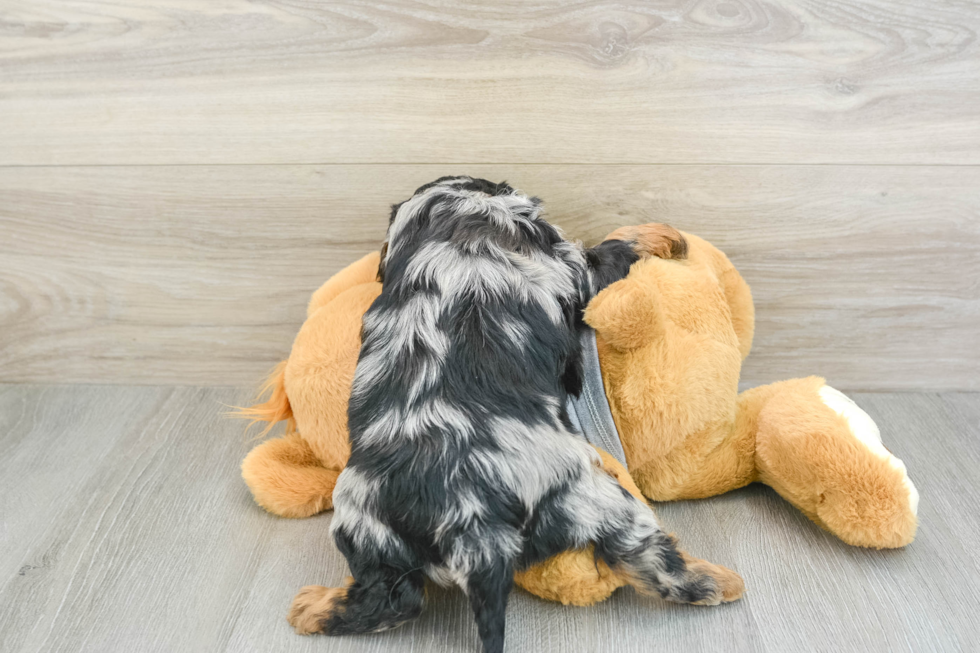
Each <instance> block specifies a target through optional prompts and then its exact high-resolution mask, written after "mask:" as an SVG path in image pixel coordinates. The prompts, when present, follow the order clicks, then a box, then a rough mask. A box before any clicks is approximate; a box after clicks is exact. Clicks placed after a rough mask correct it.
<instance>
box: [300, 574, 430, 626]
mask: <svg viewBox="0 0 980 653" xmlns="http://www.w3.org/2000/svg"><path fill="white" fill-rule="evenodd" d="M424 584H425V578H424V576H423V575H422V572H421V570H413V571H408V572H404V573H402V574H400V575H397V576H396V575H395V573H394V572H393V571H391V570H385V569H375V570H374V571H373V573H371V572H368V573H362V574H358V576H357V577H356V578H348V579H347V585H346V587H321V586H319V585H308V586H306V587H304V588H303V589H301V590H300V591H299V593H298V594H297V595H296V598H294V599H293V604H292V607H291V608H290V610H289V616H288V617H287V619H288V621H289V623H290V624H291V625H292V626H293V628H295V629H296V632H297V633H299V634H301V635H310V634H313V633H324V634H327V635H354V634H358V633H369V632H381V631H383V630H390V629H392V628H396V627H398V626H401V625H402V624H404V623H405V622H407V621H411V620H412V619H415V618H416V617H418V616H419V615H420V614H421V613H422V604H423V596H424Z"/></svg>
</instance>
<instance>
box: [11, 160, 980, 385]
mask: <svg viewBox="0 0 980 653" xmlns="http://www.w3.org/2000/svg"><path fill="white" fill-rule="evenodd" d="M456 171H458V172H464V173H470V174H474V175H482V176H486V177H489V178H493V179H501V178H505V177H506V178H507V179H509V180H510V181H512V182H513V183H515V184H517V185H519V186H520V187H522V188H524V189H525V190H526V191H528V192H530V193H534V194H537V195H539V196H541V197H542V198H544V200H545V203H546V206H547V207H548V209H549V211H550V217H551V219H552V220H554V221H555V222H557V223H559V224H561V225H563V226H564V227H565V228H566V230H567V231H568V233H569V234H570V235H572V236H574V237H578V238H581V239H583V240H585V241H586V242H595V241H597V240H599V239H601V238H602V236H603V235H605V234H606V233H608V232H609V231H611V230H612V229H614V228H615V227H617V226H620V225H622V224H636V223H641V222H648V221H665V222H670V223H671V224H673V225H674V226H676V227H678V228H681V229H683V230H686V231H689V232H692V233H696V234H699V235H702V236H704V237H706V238H707V239H709V240H710V241H711V242H713V243H715V244H716V245H717V246H719V247H720V248H721V249H722V250H724V251H725V252H727V253H728V254H729V256H730V257H731V258H732V260H733V261H734V263H735V265H736V266H737V267H738V268H739V269H740V270H741V272H742V274H743V275H744V276H745V278H746V279H747V280H748V282H749V283H750V284H751V285H752V288H753V292H754V295H755V302H756V308H757V321H758V326H757V335H756V340H755V348H754V350H753V353H752V355H751V356H750V357H749V359H748V361H747V363H746V366H745V369H744V374H743V382H744V383H746V384H749V385H755V384H759V383H768V382H771V381H776V380H779V379H783V378H788V377H794V376H805V375H807V374H821V375H824V376H826V377H827V378H828V380H829V382H830V383H831V384H833V385H835V386H838V387H841V388H847V389H898V388H913V389H914V388H935V389H943V388H946V389H966V390H970V389H977V388H980V374H978V371H977V370H978V369H980V329H978V327H977V324H978V323H980V191H978V189H980V168H975V167H937V166H927V167H908V166H557V167H555V166H452V167H451V168H449V169H448V170H447V168H446V167H445V166H201V167H196V166H190V167H188V166H175V167H167V166H153V167H125V166H124V167H118V168H116V167H68V168H6V169H0V261H2V263H0V380H6V381H38V382H126V383H151V384H152V383H162V382H165V383H175V384H183V385H195V384H199V385H210V384H243V385H244V384H250V383H257V382H258V380H259V379H260V378H261V377H262V375H263V374H264V373H265V372H266V371H267V370H268V369H269V368H270V367H271V366H272V365H274V364H275V363H276V362H278V361H279V360H282V359H283V358H285V357H286V356H288V354H289V348H290V343H291V342H292V338H293V337H294V335H295V334H296V332H297V330H298V329H299V326H300V324H301V323H302V321H303V319H304V317H305V306H306V302H307V300H308V298H309V295H310V293H311V292H312V291H313V290H315V289H316V288H317V287H318V286H319V285H320V284H321V283H322V282H323V281H324V280H326V279H327V278H328V277H329V276H330V275H331V274H332V273H334V272H336V271H337V270H339V269H340V268H341V267H342V266H344V265H346V264H347V263H349V262H351V261H353V260H355V259H356V258H357V257H359V256H361V255H362V254H364V253H366V252H368V251H370V250H372V249H375V248H376V247H377V246H378V244H379V243H380V241H381V240H382V238H383V235H384V230H385V226H386V221H387V214H388V208H387V207H388V205H389V204H390V203H391V202H394V201H398V200H400V199H403V198H404V197H406V196H408V195H409V194H410V193H411V191H412V190H413V189H414V188H415V187H417V186H418V185H419V184H421V183H424V182H426V181H429V180H431V179H433V178H435V177H437V176H439V175H440V174H444V173H446V172H456Z"/></svg>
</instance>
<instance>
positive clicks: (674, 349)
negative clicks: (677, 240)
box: [585, 234, 754, 487]
mask: <svg viewBox="0 0 980 653" xmlns="http://www.w3.org/2000/svg"><path fill="white" fill-rule="evenodd" d="M682 236H683V238H684V239H685V240H686V241H687V245H688V246H687V248H686V250H687V251H686V256H684V257H683V258H677V257H673V258H660V257H651V258H648V259H644V260H641V261H639V262H637V263H635V264H634V265H633V268H632V269H631V270H630V274H629V276H628V277H626V278H625V279H622V280H621V281H618V282H616V283H614V284H612V285H610V286H609V287H607V288H606V289H605V290H603V291H602V292H601V293H599V295H597V296H596V297H595V298H594V299H593V300H592V302H591V303H590V304H589V306H588V308H587V310H586V312H585V320H586V322H587V323H588V324H589V325H591V326H592V327H593V328H594V329H595V330H596V340H597V344H598V349H599V359H600V362H601V367H602V375H603V381H604V383H605V388H606V395H607V397H608V399H609V404H610V409H611V410H612V414H613V418H614V420H615V421H616V425H617V428H618V429H619V432H620V438H621V440H622V443H623V449H624V451H625V453H626V458H627V462H628V464H629V468H630V469H631V470H634V469H642V468H643V466H644V465H645V464H646V463H648V462H649V461H650V460H654V459H658V458H661V459H663V458H667V457H669V455H670V453H671V450H672V448H674V447H677V446H683V447H685V448H690V447H698V446H706V447H707V446H710V444H711V443H710V440H711V439H712V436H713V435H714V434H716V433H717V431H718V429H719V428H720V427H722V426H723V425H724V424H726V423H730V422H731V421H732V420H734V419H735V406H736V397H737V395H738V379H739V372H740V368H741V363H742V360H743V359H744V358H745V356H747V355H748V353H749V349H750V348H751V346H752V334H753V329H754V309H753V306H752V296H751V293H750V291H749V287H748V285H747V284H746V283H745V281H744V280H743V279H742V277H741V276H740V275H739V273H738V271H737V270H736V269H735V267H734V266H733V265H732V264H731V262H730V261H729V260H728V258H727V257H726V256H725V255H724V254H723V253H722V252H721V251H719V250H718V249H717V248H715V247H714V246H712V245H711V244H710V243H708V242H707V241H705V240H703V239H701V238H698V237H697V236H692V235H690V234H682ZM664 472H665V473H676V474H683V473H684V470H670V466H669V465H664ZM641 487H642V485H641Z"/></svg>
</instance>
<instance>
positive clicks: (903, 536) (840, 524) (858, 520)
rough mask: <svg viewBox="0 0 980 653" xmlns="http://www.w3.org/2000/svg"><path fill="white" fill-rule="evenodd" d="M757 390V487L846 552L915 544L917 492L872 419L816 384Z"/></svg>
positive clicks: (819, 381)
mask: <svg viewBox="0 0 980 653" xmlns="http://www.w3.org/2000/svg"><path fill="white" fill-rule="evenodd" d="M759 390H760V391H762V393H763V395H767V397H766V399H765V401H764V403H762V404H761V405H760V406H759V412H758V417H757V429H758V430H757V433H756V466H757V468H758V472H759V480H760V481H762V482H763V483H766V484H767V485H770V486H771V487H772V488H773V489H775V490H776V491H777V492H779V494H781V495H782V496H783V497H784V498H786V499H787V500H789V501H790V502H791V503H793V504H794V505H795V506H797V507H798V508H799V509H800V510H802V511H803V512H804V513H805V514H806V515H807V516H808V517H810V519H812V520H813V521H814V522H816V523H817V524H818V525H819V526H821V527H823V528H825V529H827V530H828V531H830V532H831V533H834V534H835V535H837V536H838V537H839V538H841V539H842V540H843V541H845V542H847V543H848V544H852V545H856V546H866V547H871V548H876V549H881V548H896V547H901V546H905V545H906V544H908V543H909V542H911V541H912V539H913V538H914V537H915V531H916V527H917V519H916V511H917V509H918V501H919V495H918V492H917V491H916V489H915V486H914V485H913V484H912V481H911V480H910V479H909V477H908V473H907V471H906V469H905V465H904V464H903V463H902V461H901V460H899V459H898V458H896V457H895V456H893V455H892V454H891V453H890V452H889V451H888V450H887V449H885V447H884V446H882V444H881V437H880V434H879V432H878V427H877V426H876V425H875V423H874V421H873V420H872V419H871V417H869V416H868V414H867V413H865V412H864V411H863V410H861V409H860V408H859V407H858V406H857V404H855V403H854V402H853V401H851V400H850V399H848V398H847V397H846V396H845V395H843V394H842V393H840V392H838V391H837V390H835V389H833V388H831V387H830V386H828V385H826V383H824V380H823V379H820V378H817V377H809V378H806V379H795V380H792V381H783V382H781V383H777V384H773V385H772V386H766V387H765V388H763V389H759ZM750 392H752V391H750ZM760 396H761V395H760Z"/></svg>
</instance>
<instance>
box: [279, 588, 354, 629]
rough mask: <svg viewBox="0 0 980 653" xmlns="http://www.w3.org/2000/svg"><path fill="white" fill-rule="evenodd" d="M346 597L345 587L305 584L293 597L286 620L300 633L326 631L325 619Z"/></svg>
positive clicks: (334, 611) (333, 612) (335, 610)
mask: <svg viewBox="0 0 980 653" xmlns="http://www.w3.org/2000/svg"><path fill="white" fill-rule="evenodd" d="M346 597H347V588H345V587H322V586H320V585H307V586H306V587H304V588H303V589H301V590H300V591H299V593H298V594H297V595H296V598H294V599H293V605H292V607H290V608H289V615H288V616H287V617H286V620H287V621H289V625H291V626H292V627H293V628H294V629H296V632H297V633H299V634H300V635H312V634H313V633H322V632H326V631H325V626H326V622H327V620H328V619H329V618H330V617H331V616H332V615H333V614H335V613H336V612H337V611H338V610H339V609H340V607H341V606H342V604H343V601H344V599H345V598H346Z"/></svg>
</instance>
